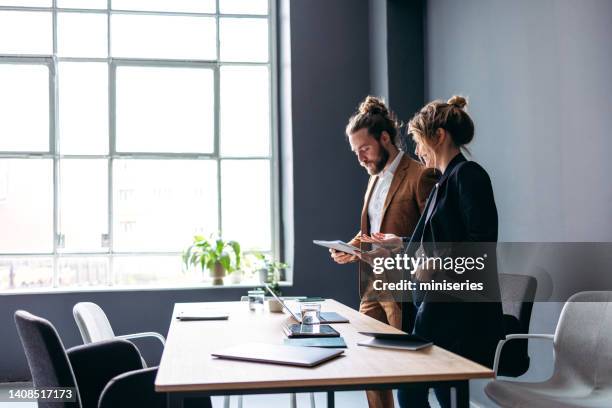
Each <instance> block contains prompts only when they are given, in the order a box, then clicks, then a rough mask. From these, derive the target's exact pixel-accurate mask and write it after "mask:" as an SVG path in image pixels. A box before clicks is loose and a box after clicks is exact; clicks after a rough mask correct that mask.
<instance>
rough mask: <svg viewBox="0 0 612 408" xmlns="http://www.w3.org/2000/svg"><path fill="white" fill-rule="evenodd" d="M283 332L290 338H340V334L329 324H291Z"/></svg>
mask: <svg viewBox="0 0 612 408" xmlns="http://www.w3.org/2000/svg"><path fill="white" fill-rule="evenodd" d="M283 331H284V332H285V334H286V335H287V337H290V338H300V337H339V336H340V333H338V332H337V331H336V330H335V329H334V328H333V327H331V326H330V325H328V324H290V325H288V326H284V327H283Z"/></svg>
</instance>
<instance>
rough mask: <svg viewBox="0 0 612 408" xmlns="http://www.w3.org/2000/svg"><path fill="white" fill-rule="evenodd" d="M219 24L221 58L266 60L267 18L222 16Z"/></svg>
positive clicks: (251, 60) (230, 59) (253, 60)
mask: <svg viewBox="0 0 612 408" xmlns="http://www.w3.org/2000/svg"><path fill="white" fill-rule="evenodd" d="M220 24H221V26H220V27H219V28H220V31H219V36H220V40H221V60H223V61H244V62H267V61H268V45H269V44H268V20H266V19H263V18H257V19H249V18H222V19H221V23H220Z"/></svg>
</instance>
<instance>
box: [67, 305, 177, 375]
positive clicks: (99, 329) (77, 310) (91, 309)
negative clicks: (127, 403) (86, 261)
mask: <svg viewBox="0 0 612 408" xmlns="http://www.w3.org/2000/svg"><path fill="white" fill-rule="evenodd" d="M72 315H73V316H74V320H75V321H76V324H77V327H78V328H79V332H80V333H81V337H82V338H83V344H89V343H95V342H98V341H103V340H111V339H124V340H132V339H140V338H146V337H153V338H155V339H157V340H159V341H160V343H161V344H162V347H164V346H165V345H166V339H165V338H164V336H162V335H161V334H159V333H155V332H143V333H133V334H124V335H121V336H116V335H115V332H114V331H113V328H112V326H111V324H110V322H109V321H108V318H107V317H106V313H104V310H102V308H100V306H98V305H97V304H95V303H92V302H80V303H77V304H76V305H74V307H73V308H72ZM142 362H143V364H144V366H145V367H146V366H147V363H146V361H145V360H144V359H143V360H142Z"/></svg>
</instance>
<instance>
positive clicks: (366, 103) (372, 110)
mask: <svg viewBox="0 0 612 408" xmlns="http://www.w3.org/2000/svg"><path fill="white" fill-rule="evenodd" d="M364 128H365V129H368V133H369V134H370V135H372V136H374V138H375V139H376V140H380V138H381V136H382V132H387V133H388V134H389V136H390V137H391V143H392V144H393V145H395V146H397V145H396V143H397V134H398V130H399V128H400V123H399V122H398V121H397V119H396V116H395V114H394V113H393V112H391V111H390V110H389V108H387V105H386V104H385V102H384V101H383V100H382V99H381V98H377V97H375V96H368V97H366V98H365V99H364V100H363V102H361V104H359V109H358V110H357V112H355V114H354V115H353V116H351V118H350V119H349V122H348V124H347V125H346V135H347V136H349V135H351V134H353V133H355V132H357V131H358V130H360V129H364Z"/></svg>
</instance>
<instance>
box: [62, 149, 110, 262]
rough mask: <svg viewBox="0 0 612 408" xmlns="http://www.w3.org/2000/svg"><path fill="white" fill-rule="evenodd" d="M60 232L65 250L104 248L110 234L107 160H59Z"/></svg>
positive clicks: (78, 250) (80, 250) (98, 249)
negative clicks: (104, 236) (105, 237)
mask: <svg viewBox="0 0 612 408" xmlns="http://www.w3.org/2000/svg"><path fill="white" fill-rule="evenodd" d="M60 233H61V234H63V236H64V248H63V249H60V250H62V251H66V252H82V251H94V252H97V251H104V250H106V248H103V246H102V234H107V233H108V165H107V161H106V159H65V160H62V161H61V162H60Z"/></svg>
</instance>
